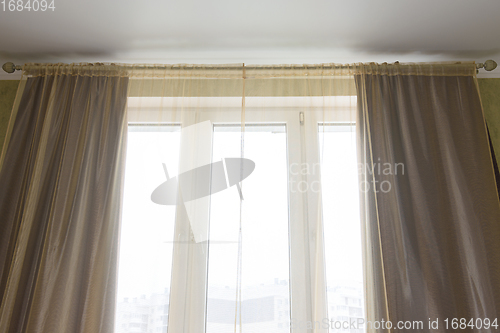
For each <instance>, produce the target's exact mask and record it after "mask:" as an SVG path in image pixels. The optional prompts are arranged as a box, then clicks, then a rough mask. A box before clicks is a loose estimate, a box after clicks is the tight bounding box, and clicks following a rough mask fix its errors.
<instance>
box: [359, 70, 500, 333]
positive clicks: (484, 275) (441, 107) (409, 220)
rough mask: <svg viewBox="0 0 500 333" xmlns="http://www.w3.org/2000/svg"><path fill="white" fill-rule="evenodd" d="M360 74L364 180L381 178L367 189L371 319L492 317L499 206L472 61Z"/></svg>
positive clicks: (499, 272)
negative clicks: (469, 62) (470, 62)
mask: <svg viewBox="0 0 500 333" xmlns="http://www.w3.org/2000/svg"><path fill="white" fill-rule="evenodd" d="M355 80H356V86H357V89H358V117H357V123H358V146H359V150H358V151H359V162H360V163H362V165H363V167H364V170H368V171H367V172H362V173H361V174H360V180H361V182H367V183H369V184H374V185H375V186H372V187H371V188H370V189H371V190H369V191H365V192H364V193H362V195H361V205H362V223H363V225H362V228H363V230H364V237H365V249H364V253H365V284H366V288H367V295H369V296H368V299H367V304H366V308H367V320H369V321H370V320H371V321H374V320H381V319H385V320H391V322H392V323H393V324H394V325H395V324H396V322H397V321H406V320H409V321H420V320H421V321H423V323H424V329H423V330H420V331H422V332H430V331H431V330H430V329H429V327H428V322H429V318H430V319H431V321H434V320H435V319H437V318H439V320H440V325H439V329H435V330H432V332H445V331H447V330H446V329H445V327H444V322H443V320H444V319H445V318H450V320H451V319H452V318H468V319H470V318H474V319H475V318H483V319H484V318H490V319H492V320H493V319H494V318H496V317H498V314H499V312H500V284H499V281H500V243H499V242H498V240H499V239H500V207H499V200H498V196H497V192H496V188H495V178H494V173H493V167H492V160H491V155H490V151H489V148H488V138H487V134H486V128H485V122H484V118H483V114H482V107H481V102H480V98H479V93H478V89H477V85H476V78H475V67H474V65H473V64H458V65H446V66H445V65H428V66H417V65H415V66H406V67H403V66H399V65H397V64H394V65H387V64H385V65H366V66H364V68H363V70H362V71H360V73H359V74H358V75H356V76H355ZM403 167H404V169H403ZM370 170H371V171H370ZM389 188H390V189H389ZM450 330H451V327H449V328H448V331H450ZM375 331H376V332H382V331H388V330H383V329H378V330H376V329H370V326H368V332H375ZM393 331H395V332H398V331H399V330H397V329H394V330H393ZM473 331H477V332H479V331H481V332H493V331H495V329H494V328H491V327H490V329H484V328H483V329H481V330H479V329H476V330H473Z"/></svg>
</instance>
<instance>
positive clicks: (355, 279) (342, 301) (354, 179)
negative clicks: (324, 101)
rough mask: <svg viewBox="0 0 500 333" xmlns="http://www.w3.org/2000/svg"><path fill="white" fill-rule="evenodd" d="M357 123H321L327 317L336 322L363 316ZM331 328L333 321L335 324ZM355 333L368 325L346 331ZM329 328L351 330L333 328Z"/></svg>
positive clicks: (334, 330) (354, 319)
mask: <svg viewBox="0 0 500 333" xmlns="http://www.w3.org/2000/svg"><path fill="white" fill-rule="evenodd" d="M354 129H355V127H354V126H351V125H349V124H343V125H342V124H330V125H325V126H320V128H319V133H320V135H319V139H320V153H321V156H322V165H321V166H322V168H321V181H322V183H323V187H322V200H323V221H324V232H325V236H324V239H325V261H326V278H327V297H328V316H329V318H330V323H331V322H332V321H331V320H333V321H340V322H344V321H347V322H350V321H354V322H356V320H357V318H364V313H365V311H364V296H363V269H362V256H361V229H360V219H359V190H358V189H359V186H358V166H357V158H356V135H355V132H354ZM331 326H332V325H331ZM347 331H349V332H351V333H359V332H363V331H364V330H363V329H360V330H356V329H350V330H347ZM330 332H346V330H336V329H332V327H330Z"/></svg>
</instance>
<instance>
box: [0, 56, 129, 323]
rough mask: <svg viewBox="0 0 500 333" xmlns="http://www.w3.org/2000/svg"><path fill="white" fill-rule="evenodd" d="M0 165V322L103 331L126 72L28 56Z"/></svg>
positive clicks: (117, 205) (108, 318)
mask: <svg viewBox="0 0 500 333" xmlns="http://www.w3.org/2000/svg"><path fill="white" fill-rule="evenodd" d="M22 86H24V90H23V91H22V97H21V98H20V100H19V101H18V103H17V106H16V107H15V109H14V112H13V115H12V120H11V125H10V129H9V132H10V133H11V134H10V136H9V144H8V146H7V145H5V146H6V148H5V149H4V153H3V156H2V160H3V167H2V169H1V173H0V183H1V187H0V216H1V220H2V221H1V223H0V228H1V230H0V278H1V280H0V299H1V307H0V331H2V332H16V333H18V332H112V331H113V317H114V307H115V288H116V272H117V268H116V258H117V247H118V231H119V229H118V226H119V223H118V222H119V220H120V211H121V195H122V187H121V183H122V177H123V168H124V147H125V142H126V141H125V138H126V136H125V135H126V131H125V129H126V117H125V113H124V109H125V104H126V95H127V87H128V77H125V76H123V75H122V73H120V72H118V71H116V70H115V69H113V68H111V67H105V66H99V67H98V69H93V67H92V66H67V65H49V66H37V65H27V66H25V67H24V76H23V79H22Z"/></svg>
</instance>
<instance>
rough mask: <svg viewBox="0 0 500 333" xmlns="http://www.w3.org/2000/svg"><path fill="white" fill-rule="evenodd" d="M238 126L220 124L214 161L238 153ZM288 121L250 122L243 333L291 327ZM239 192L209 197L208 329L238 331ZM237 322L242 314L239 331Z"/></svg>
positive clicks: (245, 184) (246, 138)
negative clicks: (274, 123) (272, 123)
mask: <svg viewBox="0 0 500 333" xmlns="http://www.w3.org/2000/svg"><path fill="white" fill-rule="evenodd" d="M240 150H241V133H240V128H239V127H227V126H221V127H218V126H216V127H215V133H214V145H213V161H214V162H215V161H220V160H221V159H223V158H227V157H240ZM286 156H287V154H286V133H285V126H284V125H283V126H249V125H247V126H246V127H245V136H244V157H245V158H248V159H251V160H252V161H253V162H255V170H254V171H253V173H252V174H251V175H250V176H249V177H248V178H246V179H245V180H244V181H243V187H242V194H243V198H244V200H243V206H242V207H243V208H242V282H241V285H242V296H241V300H242V311H241V312H242V316H241V322H242V328H243V330H242V332H245V333H250V332H259V333H266V332H269V333H271V332H272V333H276V332H277V333H280V332H289V322H290V311H289V309H290V297H289V245H288V244H289V242H288V235H289V232H288V194H287V191H288V190H287V157H286ZM239 202H240V196H239V193H238V189H237V188H236V186H233V187H231V188H228V189H227V190H225V191H222V192H219V193H216V194H214V195H212V197H211V212H210V247H209V262H208V267H209V268H208V305H207V306H208V307H207V332H208V333H225V332H227V333H233V332H234V325H235V311H236V309H235V304H236V285H237V284H236V279H237V262H238V229H239V221H240V204H239ZM239 321H240V319H239V318H237V320H236V322H237V324H238V326H237V327H238V328H237V330H238V332H239Z"/></svg>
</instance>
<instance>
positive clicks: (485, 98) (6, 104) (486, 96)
mask: <svg viewBox="0 0 500 333" xmlns="http://www.w3.org/2000/svg"><path fill="white" fill-rule="evenodd" d="M478 82H479V89H480V92H481V99H482V102H483V108H484V115H485V117H486V122H487V124H488V127H489V130H490V135H491V140H492V142H493V146H494V148H495V153H496V156H497V161H498V162H499V163H498V164H499V165H500V79H478ZM18 83H19V81H15V80H0V148H1V147H2V146H3V142H4V139H5V132H6V130H7V126H8V124H9V117H10V111H11V109H12V105H13V104H14V98H15V97H16V90H17V86H18Z"/></svg>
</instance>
